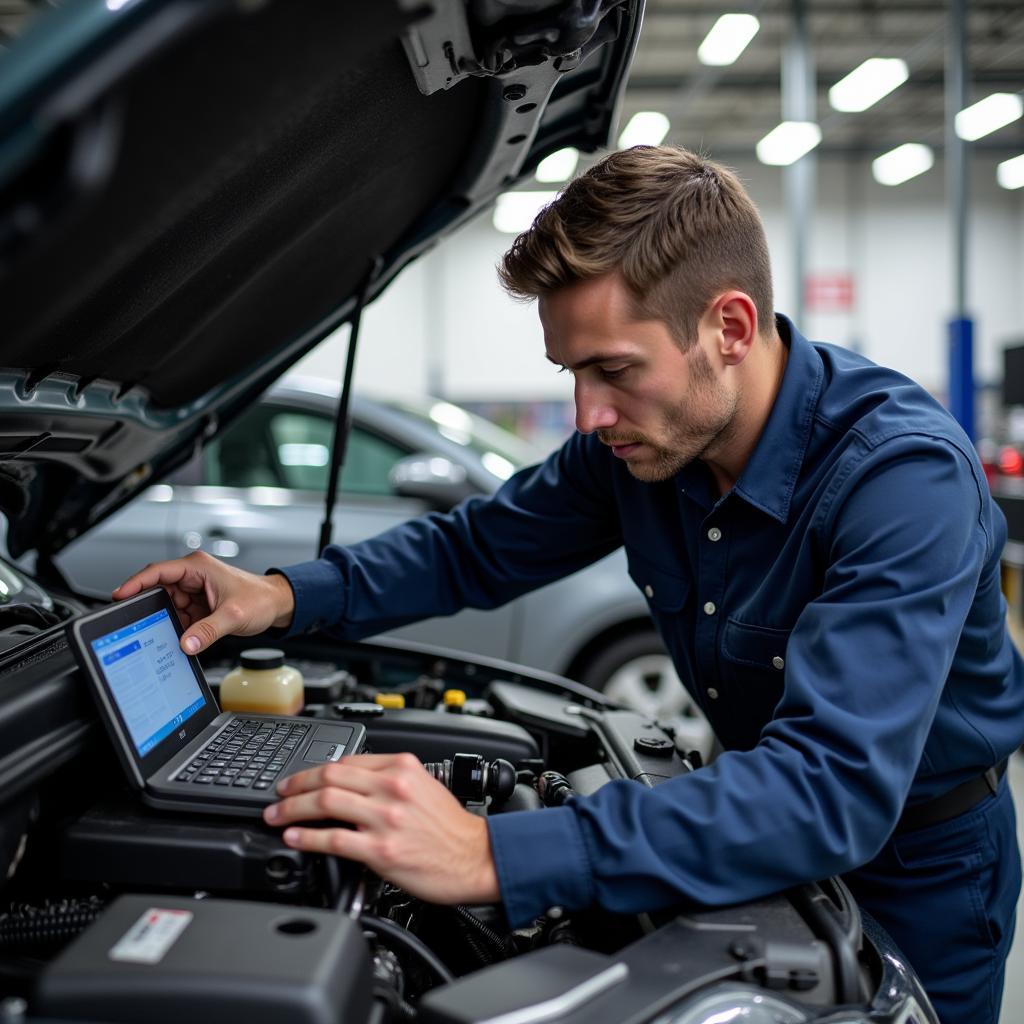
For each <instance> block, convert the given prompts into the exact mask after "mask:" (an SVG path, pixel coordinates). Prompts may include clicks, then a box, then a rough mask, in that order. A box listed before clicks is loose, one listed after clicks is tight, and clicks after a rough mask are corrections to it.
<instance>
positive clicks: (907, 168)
mask: <svg viewBox="0 0 1024 1024" xmlns="http://www.w3.org/2000/svg"><path fill="white" fill-rule="evenodd" d="M759 28H760V22H759V21H758V19H757V18H756V17H754V15H752V14H723V15H722V16H721V17H720V18H719V19H718V20H717V21H716V22H715V24H714V26H713V27H712V29H711V31H710V32H708V34H707V36H705V38H704V41H703V42H702V43H701V44H700V47H699V48H698V50H697V57H698V59H699V60H700V62H701V63H702V64H706V65H709V66H715V67H722V66H725V65H728V64H732V63H733V62H734V61H735V60H736V59H737V58H738V57H739V56H740V54H741V53H743V51H744V50H745V49H746V48H747V46H748V45H749V43H750V41H751V40H752V39H753V38H754V36H755V35H756V34H757V32H758V29H759ZM909 75H910V72H909V69H908V67H907V63H906V61H904V60H900V59H899V58H897V57H871V58H869V59H868V60H866V61H864V62H863V63H862V64H860V65H859V66H858V67H856V68H854V69H853V71H851V72H850V73H849V74H848V75H846V77H845V78H842V79H840V80H839V81H838V82H836V84H835V85H833V86H832V87H831V88H830V89H829V91H828V100H829V104H830V105H831V106H832V107H833V108H834V109H836V110H839V111H842V112H843V113H860V112H862V111H864V110H867V109H868V108H869V107H871V106H873V105H874V104H875V103H877V102H878V101H879V100H881V99H882V98H883V97H885V96H888V95H889V93H891V92H893V91H894V90H895V89H898V88H899V87H900V86H901V85H902V84H903V83H904V82H906V81H907V79H908V77H909ZM1022 116H1024V100H1022V98H1021V95H1020V94H1017V93H993V94H992V95H991V96H987V97H985V99H983V100H979V101H978V102H977V103H974V104H972V105H971V106H969V107H965V108H964V109H963V110H961V111H960V112H959V113H958V114H957V115H956V118H955V121H954V129H955V131H956V133H957V135H958V136H959V137H960V138H962V139H964V140H966V141H968V142H973V141H975V140H976V139H980V138H982V137H983V136H985V135H988V134H990V133H991V132H994V131H997V130H998V129H1000V128H1003V127H1005V126H1006V125H1008V124H1011V123H1013V122H1014V121H1016V120H1018V119H1019V118H1020V117H1022ZM670 127H671V125H670V122H669V119H668V118H667V117H666V116H665V115H664V114H662V113H660V112H659V111H656V110H642V111H640V112H639V113H636V114H634V115H633V116H632V117H631V118H630V120H629V122H628V124H627V125H626V127H625V128H624V129H623V131H622V133H621V134H620V136H619V148H620V149H629V148H630V147H632V146H657V145H659V144H660V143H661V142H663V141H664V139H665V137H666V136H667V135H668V133H669V129H670ZM820 142H821V128H820V126H819V125H818V124H816V123H815V122H813V121H783V122H782V123H781V124H779V125H777V126H776V127H775V128H773V129H772V130H771V131H770V132H769V133H768V134H767V135H766V136H765V137H764V138H763V139H761V141H760V142H758V143H757V146H756V151H757V158H758V160H760V161H761V162H762V163H764V164H770V165H773V166H776V167H784V166H787V165H788V164H792V163H795V162H796V161H797V160H799V159H800V158H801V157H803V156H806V155H807V154H808V153H809V152H811V150H813V149H814V148H815V147H816V146H817V145H818V144H819V143H820ZM579 156H580V155H579V151H578V150H576V149H573V148H566V149H560V150H558V151H557V152H555V153H552V154H551V155H550V156H548V157H545V159H543V160H542V161H541V162H540V163H539V164H538V165H537V172H536V177H537V181H539V182H542V183H546V184H554V183H558V182H563V181H568V180H569V179H570V178H571V177H572V176H573V174H574V173H575V171H576V166H577V163H578V162H579ZM934 163H935V154H934V153H933V152H932V150H931V148H930V147H929V146H926V145H923V144H922V143H918V142H907V143H904V144H903V145H902V146H897V147H896V148H895V149H892V150H890V151H889V152H888V153H883V154H882V155H881V156H879V157H877V158H876V159H875V160H873V161H872V162H871V173H872V175H873V176H874V178H875V180H876V181H877V182H878V183H879V184H881V185H892V186H894V185H902V184H903V182H905V181H909V180H910V179H911V178H916V177H917V176H918V175H920V174H924V173H925V172H926V171H928V170H930V169H931V167H932V166H933V165H934ZM996 180H997V181H998V182H999V184H1000V185H1002V187H1003V188H1007V189H1017V188H1024V153H1022V154H1021V155H1020V156H1017V157H1014V158H1013V159H1010V160H1004V161H1003V162H1002V163H1001V164H999V165H998V167H997V168H996ZM555 195H556V193H554V192H549V191H533V192H510V193H506V194H504V195H502V196H499V198H498V205H497V207H496V209H495V212H494V226H495V227H496V228H498V230H499V231H505V232H513V233H515V232H518V231H521V230H524V229H525V228H526V227H528V226H529V224H530V223H531V222H532V220H533V217H534V216H535V215H536V213H537V212H539V210H540V209H541V207H542V206H544V205H545V204H546V203H548V202H550V201H551V200H552V199H553V198H554V197H555Z"/></svg>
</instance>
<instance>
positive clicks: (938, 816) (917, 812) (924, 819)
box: [896, 760, 1006, 832]
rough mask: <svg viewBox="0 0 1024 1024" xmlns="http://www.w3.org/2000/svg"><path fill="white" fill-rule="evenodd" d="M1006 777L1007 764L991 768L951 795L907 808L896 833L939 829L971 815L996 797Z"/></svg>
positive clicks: (957, 788)
mask: <svg viewBox="0 0 1024 1024" xmlns="http://www.w3.org/2000/svg"><path fill="white" fill-rule="evenodd" d="M1005 774H1006V761H1005V760H1003V761H1000V762H999V764H997V765H995V766H994V767H992V768H989V770H988V771H987V772H985V773H984V774H983V775H979V776H977V778H974V779H968V780H967V781H966V782H963V783H961V784H960V785H959V786H957V787H956V788H955V789H951V790H950V791H949V792H948V793H943V794H942V795H941V796H934V797H932V798H931V800H925V801H924V803H920V804H914V806H913V807H905V808H904V809H903V814H902V815H900V820H899V822H898V823H897V825H896V832H913V831H914V830H915V829H919V828H927V827H928V826H929V825H939V824H941V823H942V822H944V821H949V820H950V819H951V818H955V817H956V816H957V815H958V814H963V813H964V812H965V811H969V810H970V809H971V808H972V807H973V806H974V805H975V804H977V803H980V802H981V801H982V800H984V799H985V797H987V796H990V795H992V794H993V793H995V791H996V787H997V786H998V785H999V780H1000V779H1001V778H1002V777H1003V776H1004V775H1005Z"/></svg>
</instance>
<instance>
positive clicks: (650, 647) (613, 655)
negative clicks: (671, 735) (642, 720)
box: [579, 629, 715, 761]
mask: <svg viewBox="0 0 1024 1024" xmlns="http://www.w3.org/2000/svg"><path fill="white" fill-rule="evenodd" d="M579 679H580V682H582V683H586V685H587V686H590V687H592V688H593V689H595V690H600V691H601V692H602V693H604V694H605V696H606V697H608V698H609V699H611V700H613V701H615V702H616V703H617V704H622V705H623V706H624V707H628V708H631V709H632V710H634V711H639V712H640V713H641V714H643V715H645V716H647V717H648V718H652V719H655V720H657V721H660V722H664V723H666V724H669V725H671V726H672V727H673V728H674V729H675V731H676V739H677V742H678V744H679V746H680V747H681V748H682V749H684V750H699V751H700V753H701V756H702V757H703V758H704V760H705V761H708V760H709V759H710V757H711V754H712V752H713V749H714V747H715V736H714V733H713V732H712V731H711V726H710V725H709V724H708V720H707V719H706V718H705V717H704V713H703V712H702V711H701V710H700V708H699V707H698V706H697V705H696V703H695V702H694V700H693V698H692V697H691V696H690V695H689V693H687V692H686V688H685V687H684V686H683V684H682V683H681V682H680V681H679V676H678V675H677V674H676V670H675V668H674V667H673V665H672V659H671V658H670V657H669V656H668V652H667V651H666V650H665V645H664V644H663V643H662V642H661V637H659V636H658V634H657V633H656V632H655V630H653V629H644V630H639V631H637V632H634V633H627V634H626V635H625V636H620V637H618V638H617V639H615V640H612V641H611V642H610V643H609V644H608V645H607V646H605V647H603V648H601V649H600V650H599V651H598V652H597V653H596V654H595V655H594V656H593V657H592V658H591V659H590V660H589V661H588V662H587V663H586V665H585V666H584V667H583V669H582V671H581V672H580V674H579Z"/></svg>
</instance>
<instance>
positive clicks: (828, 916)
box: [792, 885, 861, 1003]
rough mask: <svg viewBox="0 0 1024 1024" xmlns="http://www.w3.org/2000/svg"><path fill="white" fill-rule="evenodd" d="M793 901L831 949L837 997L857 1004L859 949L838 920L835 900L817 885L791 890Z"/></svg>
mask: <svg viewBox="0 0 1024 1024" xmlns="http://www.w3.org/2000/svg"><path fill="white" fill-rule="evenodd" d="M792 897H793V902H794V903H795V904H796V907H797V910H798V911H800V912H801V913H802V915H803V918H804V920H805V921H806V922H807V924H808V925H809V926H810V928H811V931H813V932H814V934H815V935H816V936H817V937H818V938H819V939H821V940H822V941H823V942H824V943H825V944H826V945H827V946H828V948H829V950H831V952H832V960H833V963H834V965H835V973H836V989H837V991H836V997H837V999H838V1001H839V1002H840V1003H855V1002H858V1001H859V1000H860V998H861V986H860V965H859V964H858V962H857V950H856V949H855V947H854V945H853V942H851V937H850V935H849V934H848V932H847V930H846V929H845V928H843V926H842V924H841V923H840V921H839V920H838V917H837V913H838V912H837V911H836V908H835V905H834V904H833V903H832V901H831V900H830V899H829V898H828V897H827V896H826V895H825V894H824V893H822V892H821V890H820V889H818V888H817V887H816V886H815V887H812V886H809V885H804V886H798V887H797V888H796V889H794V890H792Z"/></svg>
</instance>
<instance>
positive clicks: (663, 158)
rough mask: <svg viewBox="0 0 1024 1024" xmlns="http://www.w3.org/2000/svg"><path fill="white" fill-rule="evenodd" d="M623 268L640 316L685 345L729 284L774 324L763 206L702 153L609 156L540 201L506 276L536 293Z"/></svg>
mask: <svg viewBox="0 0 1024 1024" xmlns="http://www.w3.org/2000/svg"><path fill="white" fill-rule="evenodd" d="M616 270H617V271H619V272H620V273H621V274H622V276H623V278H624V279H625V282H626V285H627V287H628V288H629V289H630V291H631V292H632V293H633V297H634V299H635V301H636V306H637V312H638V315H640V316H641V317H643V318H646V319H658V320H663V321H664V322H665V323H666V324H667V325H668V326H669V328H670V329H671V330H672V332H673V334H675V336H676V338H677V339H678V341H679V343H680V345H682V346H683V347H684V348H688V347H689V345H690V344H691V343H692V342H693V341H694V340H695V338H696V335H697V324H698V322H699V320H700V318H701V316H702V315H703V313H704V311H705V310H706V309H707V306H708V303H709V302H710V301H711V300H712V299H713V298H714V297H715V295H717V294H718V293H720V292H722V291H725V290H727V289H729V288H739V289H740V290H742V291H744V292H746V293H747V294H748V295H749V296H750V297H751V298H752V299H753V300H754V304H755V305H756V307H757V319H758V329H759V332H760V334H761V335H762V336H764V337H770V336H771V335H772V333H773V332H774V329H775V321H774V316H773V313H772V275H771V262H770V260H769V256H768V243H767V240H766V239H765V235H764V226H763V225H762V223H761V217H760V215H759V214H758V212H757V207H756V206H754V203H753V201H752V200H751V198H750V196H748V195H747V192H746V190H745V189H744V188H743V185H742V184H741V183H740V181H739V179H738V178H737V177H736V175H735V174H733V173H732V171H730V170H729V169H728V168H726V167H722V166H720V165H719V164H716V163H712V162H711V161H710V160H706V159H704V158H703V157H701V156H698V155H697V154H696V153H691V152H689V151H688V150H685V149H679V148H675V147H671V146H636V147H634V148H632V149H624V150H621V151H619V152H617V153H612V154H611V155H610V156H607V157H605V159H604V160H602V161H601V162H600V163H598V164H596V165H595V166H594V167H592V168H591V169H590V170H589V171H587V172H586V173H585V174H583V175H581V176H580V177H578V178H576V179H575V180H574V181H573V182H571V183H570V184H569V185H568V186H567V187H566V189H565V190H564V191H563V192H562V194H561V195H560V196H559V197H558V198H557V199H556V200H554V202H552V203H550V204H549V205H548V206H546V207H545V208H544V209H543V210H541V212H540V213H539V214H538V215H537V217H536V219H535V220H534V222H533V225H532V226H531V227H530V228H529V229H528V230H527V231H524V232H523V233H522V234H521V235H519V237H518V238H517V239H516V240H515V242H513V243H512V248H511V249H509V251H508V252H507V253H505V256H504V258H503V260H502V262H501V265H500V266H499V267H498V276H499V277H500V278H501V283H502V285H503V286H504V288H505V289H506V290H507V291H508V292H509V293H511V294H512V295H514V296H516V297H518V298H535V297H537V296H539V295H544V294H546V293H548V292H552V291H555V290H556V289H558V288H562V287H565V286H566V285H570V284H574V283H575V282H577V281H584V280H589V279H591V278H595V277H600V276H602V275H604V274H607V273H610V272H612V271H616Z"/></svg>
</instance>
